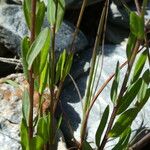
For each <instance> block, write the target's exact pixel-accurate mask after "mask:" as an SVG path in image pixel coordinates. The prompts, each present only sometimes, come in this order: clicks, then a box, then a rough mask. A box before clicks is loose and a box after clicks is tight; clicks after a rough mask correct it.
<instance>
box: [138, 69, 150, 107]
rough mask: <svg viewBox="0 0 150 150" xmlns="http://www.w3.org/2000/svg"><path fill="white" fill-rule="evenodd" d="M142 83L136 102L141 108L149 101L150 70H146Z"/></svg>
mask: <svg viewBox="0 0 150 150" xmlns="http://www.w3.org/2000/svg"><path fill="white" fill-rule="evenodd" d="M142 79H143V80H142V84H141V88H140V91H139V93H138V97H137V99H138V101H137V103H136V106H137V107H138V108H139V109H141V108H142V107H143V106H144V105H145V103H146V102H147V100H148V99H149V97H150V91H149V90H150V89H149V88H148V87H149V83H150V71H149V70H146V71H145V72H144V74H143V76H142Z"/></svg>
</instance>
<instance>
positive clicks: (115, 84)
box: [110, 62, 120, 104]
mask: <svg viewBox="0 0 150 150" xmlns="http://www.w3.org/2000/svg"><path fill="white" fill-rule="evenodd" d="M119 78H120V68H119V62H117V65H116V71H115V78H114V81H113V83H112V87H111V93H110V97H111V101H112V102H113V103H114V104H115V103H116V100H117V95H118V86H119Z"/></svg>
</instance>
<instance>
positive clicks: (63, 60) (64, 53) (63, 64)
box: [60, 49, 67, 78]
mask: <svg viewBox="0 0 150 150" xmlns="http://www.w3.org/2000/svg"><path fill="white" fill-rule="evenodd" d="M66 59H67V52H66V50H65V49H64V51H63V53H62V61H61V73H60V78H62V77H63V75H64V70H65V69H66V68H65V63H66Z"/></svg>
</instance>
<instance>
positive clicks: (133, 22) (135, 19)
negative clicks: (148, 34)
mask: <svg viewBox="0 0 150 150" xmlns="http://www.w3.org/2000/svg"><path fill="white" fill-rule="evenodd" d="M130 30H131V32H132V34H134V35H135V36H136V37H137V38H138V39H141V40H142V39H144V36H145V32H144V18H143V16H138V15H137V14H136V13H135V12H131V13H130Z"/></svg>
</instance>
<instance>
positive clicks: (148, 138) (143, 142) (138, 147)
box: [129, 133, 150, 150]
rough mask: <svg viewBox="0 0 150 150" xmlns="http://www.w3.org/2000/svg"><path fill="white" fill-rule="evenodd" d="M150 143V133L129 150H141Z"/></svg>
mask: <svg viewBox="0 0 150 150" xmlns="http://www.w3.org/2000/svg"><path fill="white" fill-rule="evenodd" d="M149 141H150V133H148V134H147V135H145V136H144V137H143V138H142V139H140V140H139V141H138V142H137V143H135V144H134V145H132V146H131V147H129V150H141V149H142V148H143V147H144V146H145V145H146V144H148V143H149Z"/></svg>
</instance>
